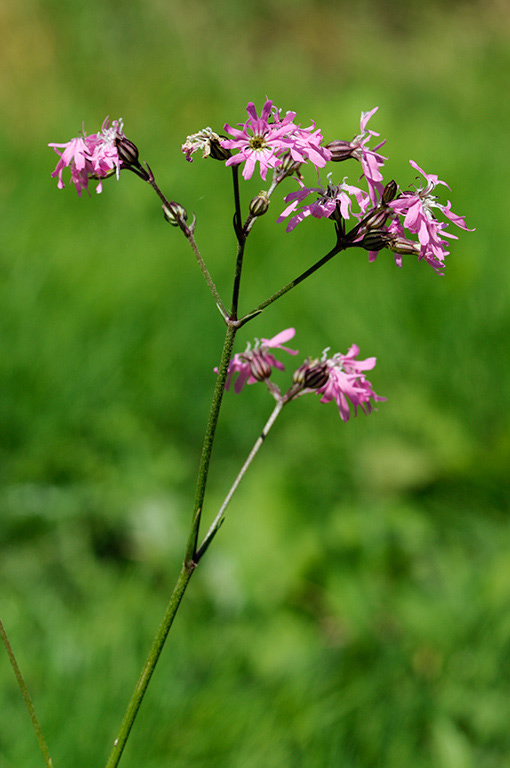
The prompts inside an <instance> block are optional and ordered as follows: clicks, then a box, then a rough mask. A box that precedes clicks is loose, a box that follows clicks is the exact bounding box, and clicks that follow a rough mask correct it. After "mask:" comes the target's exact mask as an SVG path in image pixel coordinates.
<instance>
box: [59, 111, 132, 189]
mask: <svg viewBox="0 0 510 768" xmlns="http://www.w3.org/2000/svg"><path fill="white" fill-rule="evenodd" d="M123 137H124V134H123V131H122V120H114V121H113V123H112V124H111V125H110V122H109V119H108V118H106V120H105V121H104V123H103V125H102V128H101V132H100V133H93V134H91V135H90V136H86V135H85V134H84V135H83V137H79V138H76V139H71V141H68V142H66V143H65V144H55V143H51V144H48V146H49V147H53V149H54V150H55V152H56V153H57V155H60V160H59V161H58V163H57V167H56V168H55V170H54V171H53V173H52V174H51V175H52V176H53V177H55V176H56V177H58V188H59V189H63V187H64V186H65V185H64V182H63V179H62V172H63V170H64V168H67V167H68V168H69V169H70V171H71V181H72V183H73V184H74V186H75V187H76V191H77V192H78V194H79V195H81V192H82V190H83V189H87V187H88V182H89V179H91V178H93V179H99V184H98V185H97V188H96V192H101V191H102V184H101V179H104V178H106V177H107V176H110V175H111V174H112V173H113V172H115V173H116V174H117V178H118V176H119V170H120V167H121V160H120V159H119V154H118V151H117V140H118V139H122V138H123ZM59 148H60V149H62V150H63V151H62V152H60V151H59Z"/></svg>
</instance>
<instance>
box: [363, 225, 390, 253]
mask: <svg viewBox="0 0 510 768" xmlns="http://www.w3.org/2000/svg"><path fill="white" fill-rule="evenodd" d="M391 239H392V235H390V234H389V233H388V232H386V231H385V230H383V229H373V230H372V231H371V232H367V234H366V235H365V237H364V238H363V240H360V241H359V242H358V243H356V245H359V246H360V247H361V248H364V249H365V250H366V251H382V249H383V248H387V247H388V242H390V241H391Z"/></svg>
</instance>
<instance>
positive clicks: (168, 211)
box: [163, 201, 188, 227]
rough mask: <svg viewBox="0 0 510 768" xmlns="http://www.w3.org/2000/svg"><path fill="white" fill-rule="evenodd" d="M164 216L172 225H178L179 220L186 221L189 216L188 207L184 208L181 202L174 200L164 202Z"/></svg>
mask: <svg viewBox="0 0 510 768" xmlns="http://www.w3.org/2000/svg"><path fill="white" fill-rule="evenodd" d="M163 216H164V217H165V219H166V220H167V221H168V222H169V224H171V225H172V227H178V226H179V220H181V221H186V219H187V218H188V214H187V212H186V209H185V208H183V207H182V205H179V203H174V202H173V201H171V202H170V203H168V205H166V203H163Z"/></svg>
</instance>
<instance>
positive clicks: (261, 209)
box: [249, 191, 270, 216]
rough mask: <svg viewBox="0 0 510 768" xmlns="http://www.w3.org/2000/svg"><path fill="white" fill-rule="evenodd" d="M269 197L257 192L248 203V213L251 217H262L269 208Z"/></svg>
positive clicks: (265, 193) (264, 193)
mask: <svg viewBox="0 0 510 768" xmlns="http://www.w3.org/2000/svg"><path fill="white" fill-rule="evenodd" d="M269 202H270V201H269V197H268V195H267V192H264V191H262V192H259V194H258V195H257V196H256V197H254V198H253V200H252V201H251V203H250V206H249V211H250V213H251V215H252V216H263V214H264V213H266V211H267V209H268V208H269Z"/></svg>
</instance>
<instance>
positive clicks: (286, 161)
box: [276, 152, 303, 179]
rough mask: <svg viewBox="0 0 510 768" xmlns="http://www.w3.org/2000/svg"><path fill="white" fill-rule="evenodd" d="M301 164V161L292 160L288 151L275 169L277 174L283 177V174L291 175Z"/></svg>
mask: <svg viewBox="0 0 510 768" xmlns="http://www.w3.org/2000/svg"><path fill="white" fill-rule="evenodd" d="M302 165H303V163H300V162H298V161H297V160H294V158H293V157H292V155H291V154H290V152H287V153H286V154H285V155H284V156H283V157H282V162H281V164H280V165H278V166H277V168H276V170H277V173H278V176H280V177H281V178H282V179H284V178H285V176H292V174H293V173H295V172H296V171H297V170H298V169H299V168H300V167H301V166H302Z"/></svg>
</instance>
